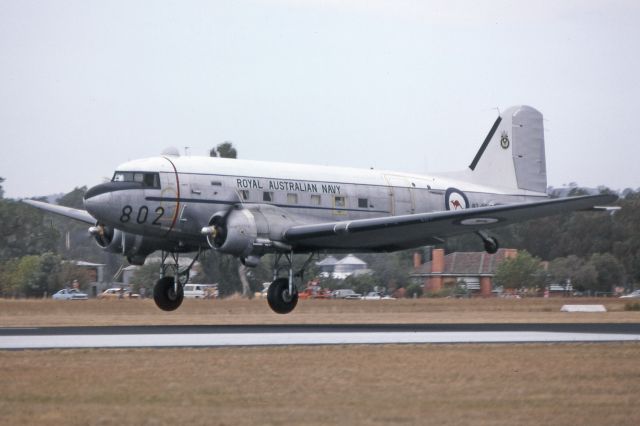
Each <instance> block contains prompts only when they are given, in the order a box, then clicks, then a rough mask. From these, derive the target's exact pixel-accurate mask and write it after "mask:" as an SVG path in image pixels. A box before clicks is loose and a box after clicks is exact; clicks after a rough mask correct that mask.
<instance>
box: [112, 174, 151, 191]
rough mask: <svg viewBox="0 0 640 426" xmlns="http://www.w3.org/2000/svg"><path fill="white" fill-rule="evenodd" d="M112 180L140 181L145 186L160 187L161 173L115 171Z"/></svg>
mask: <svg viewBox="0 0 640 426" xmlns="http://www.w3.org/2000/svg"><path fill="white" fill-rule="evenodd" d="M111 181H112V182H138V183H141V184H142V185H143V186H144V187H145V188H160V175H159V174H158V173H145V172H115V173H114V174H113V179H111Z"/></svg>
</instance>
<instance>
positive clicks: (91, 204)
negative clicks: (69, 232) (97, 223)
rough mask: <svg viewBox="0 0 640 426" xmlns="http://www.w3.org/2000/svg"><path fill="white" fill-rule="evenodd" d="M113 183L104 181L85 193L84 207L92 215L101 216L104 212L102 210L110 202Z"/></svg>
mask: <svg viewBox="0 0 640 426" xmlns="http://www.w3.org/2000/svg"><path fill="white" fill-rule="evenodd" d="M111 183H112V182H108V183H102V184H100V185H96V186H94V187H91V188H89V190H88V191H87V192H86V193H85V194H84V208H85V209H86V210H87V211H88V212H89V214H90V215H91V216H93V217H96V218H100V216H102V215H103V214H104V212H103V211H102V210H103V208H104V207H105V206H106V205H107V204H108V203H109V201H110V199H111V192H113V187H112V185H111ZM101 207H102V208H101Z"/></svg>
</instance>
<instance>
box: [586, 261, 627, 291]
mask: <svg viewBox="0 0 640 426" xmlns="http://www.w3.org/2000/svg"><path fill="white" fill-rule="evenodd" d="M589 263H590V264H592V265H593V267H594V268H595V270H596V272H597V280H596V285H595V288H594V290H596V291H602V292H607V293H608V292H610V291H612V290H613V287H615V286H622V284H623V283H622V279H623V273H622V271H623V267H622V264H621V263H620V262H618V259H616V258H615V257H614V256H613V255H612V254H610V253H595V254H593V255H592V256H591V258H590V259H589Z"/></svg>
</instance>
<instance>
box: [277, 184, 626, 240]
mask: <svg viewBox="0 0 640 426" xmlns="http://www.w3.org/2000/svg"><path fill="white" fill-rule="evenodd" d="M617 198H618V197H617V196H616V195H593V196H583V197H572V198H558V199H551V200H544V201H537V202H530V203H517V204H506V205H499V206H490V207H479V208H472V209H465V210H454V211H440V212H431V213H417V214H410V215H403V216H386V217H378V218H374V219H358V220H346V221H342V222H326V223H318V224H311V225H299V226H292V227H291V228H289V229H287V230H286V231H285V233H284V238H283V242H285V243H287V244H291V245H292V246H294V247H296V248H297V249H301V250H309V251H313V250H332V249H333V250H341V251H358V250H360V251H395V250H401V249H407V248H413V247H419V246H423V245H428V244H436V243H441V242H443V239H444V238H447V237H451V236H455V235H460V234H465V233H472V232H477V231H483V230H486V229H490V228H494V227H496V226H503V225H508V224H511V223H516V222H523V221H526V220H529V219H535V218H539V217H545V216H551V215H554V214H558V213H566V212H571V211H577V210H593V209H598V208H599V207H597V206H599V205H606V204H610V203H612V202H614V201H615V200H617ZM600 209H602V207H600Z"/></svg>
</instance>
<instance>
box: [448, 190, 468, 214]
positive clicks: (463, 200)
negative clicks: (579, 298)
mask: <svg viewBox="0 0 640 426" xmlns="http://www.w3.org/2000/svg"><path fill="white" fill-rule="evenodd" d="M444 203H445V207H446V209H447V210H464V209H466V208H469V199H468V198H467V196H466V195H464V192H462V191H460V190H459V189H456V188H449V189H447V192H446V193H445V195H444Z"/></svg>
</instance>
